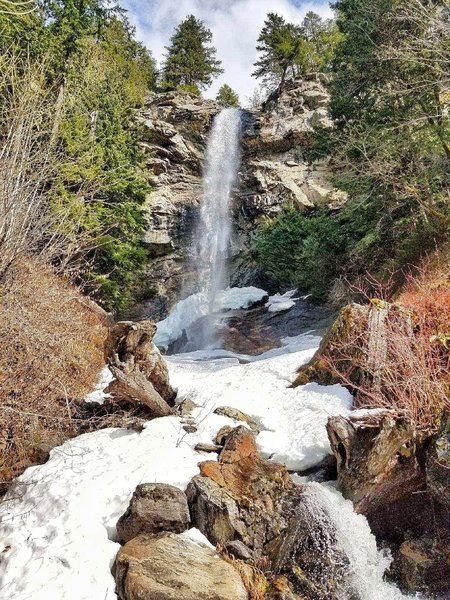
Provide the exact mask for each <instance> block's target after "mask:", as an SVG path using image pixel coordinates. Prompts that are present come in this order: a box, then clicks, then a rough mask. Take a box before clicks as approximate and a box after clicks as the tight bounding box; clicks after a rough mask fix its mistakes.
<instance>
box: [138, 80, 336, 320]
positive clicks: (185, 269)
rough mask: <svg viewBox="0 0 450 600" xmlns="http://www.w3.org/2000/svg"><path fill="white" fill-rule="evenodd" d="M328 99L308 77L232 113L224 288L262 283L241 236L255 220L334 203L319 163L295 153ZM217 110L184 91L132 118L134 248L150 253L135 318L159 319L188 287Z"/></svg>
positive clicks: (323, 116) (320, 119) (247, 239)
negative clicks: (139, 158) (145, 181)
mask: <svg viewBox="0 0 450 600" xmlns="http://www.w3.org/2000/svg"><path fill="white" fill-rule="evenodd" d="M327 102H328V95H327V92H326V90H325V88H324V85H323V83H322V81H321V78H320V77H319V76H317V75H312V76H310V77H308V78H304V79H301V80H294V81H291V82H288V83H287V85H286V87H285V89H284V91H283V93H282V94H281V96H280V97H273V98H269V100H268V101H267V102H266V103H265V105H264V107H262V108H261V109H252V110H244V111H243V115H242V163H241V170H240V173H239V181H238V184H237V185H236V190H235V194H234V199H233V205H232V213H233V221H234V227H233V231H234V237H233V245H232V259H231V265H230V282H231V284H232V285H234V286H242V285H251V284H259V285H261V284H263V283H264V281H263V280H262V279H261V273H260V272H259V271H258V268H257V266H256V264H255V263H254V260H253V259H252V256H251V239H252V236H253V233H254V231H255V229H256V228H257V226H258V224H259V223H260V222H261V219H262V218H263V217H265V216H269V217H270V216H274V215H275V214H276V213H277V212H279V211H280V210H281V209H282V207H283V205H284V204H286V203H293V204H294V205H295V206H296V207H297V208H298V209H299V210H311V209H313V208H314V207H316V206H319V205H331V206H334V205H339V204H340V203H342V202H343V201H345V197H344V196H343V195H342V193H341V192H338V191H336V190H334V189H333V188H332V187H331V185H330V184H329V182H328V176H329V168H328V166H327V165H326V164H324V163H314V164H310V163H308V162H307V161H306V160H305V157H304V149H305V147H307V146H308V144H309V139H310V133H311V131H312V127H313V126H314V125H315V124H327V122H328V117H327ZM219 110H220V109H219V107H218V106H217V104H216V103H215V102H213V101H211V100H205V99H202V98H198V97H196V96H193V95H192V94H189V93H185V92H169V93H165V94H157V95H154V96H152V97H150V98H149V99H148V100H147V102H146V104H145V106H144V109H143V111H142V113H141V120H142V124H143V128H144V139H143V143H142V147H143V149H144V151H145V152H146V154H147V156H148V158H147V168H148V170H149V172H150V173H151V176H150V183H151V185H152V186H153V189H152V191H151V193H150V194H149V195H148V197H147V199H146V204H145V215H146V223H147V229H146V233H145V236H144V242H145V244H146V246H147V248H148V249H149V251H150V254H151V261H150V263H149V265H148V269H147V277H148V281H149V285H150V288H151V290H152V297H151V298H150V299H149V300H146V301H145V302H143V303H142V305H141V306H140V307H138V311H139V314H140V316H152V317H155V318H161V317H163V316H165V315H166V314H167V312H168V311H169V310H170V309H171V307H172V306H173V305H174V304H175V303H176V302H177V301H178V300H179V299H180V294H181V293H183V295H184V296H186V295H189V294H191V293H194V292H195V291H197V290H196V289H195V283H194V281H195V279H194V277H193V273H194V261H193V245H194V244H193V242H194V239H195V233H196V223H197V222H198V216H199V215H198V213H199V203H200V199H201V195H202V162H203V156H204V150H205V146H206V140H207V135H208V131H209V128H210V126H211V123H212V120H213V118H214V116H215V115H216V114H217V113H218V112H219Z"/></svg>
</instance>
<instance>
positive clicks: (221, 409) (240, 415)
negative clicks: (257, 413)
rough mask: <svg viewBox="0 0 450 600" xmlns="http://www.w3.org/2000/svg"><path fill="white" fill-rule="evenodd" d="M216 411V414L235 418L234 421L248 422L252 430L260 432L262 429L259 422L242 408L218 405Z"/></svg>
mask: <svg viewBox="0 0 450 600" xmlns="http://www.w3.org/2000/svg"><path fill="white" fill-rule="evenodd" d="M214 413H215V414H216V415H222V416H223V417H228V418H229V419H233V420H234V421H243V422H244V423H247V425H248V426H249V427H250V429H251V430H252V431H255V432H258V433H259V431H260V429H259V425H258V423H257V422H256V421H255V420H254V419H252V418H251V417H249V416H248V415H246V414H245V413H244V412H242V411H241V410H238V409H237V408H232V407H231V406H218V407H217V408H216V410H215V411H214Z"/></svg>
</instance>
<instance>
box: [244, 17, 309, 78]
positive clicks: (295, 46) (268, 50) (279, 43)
mask: <svg viewBox="0 0 450 600" xmlns="http://www.w3.org/2000/svg"><path fill="white" fill-rule="evenodd" d="M256 49H257V50H258V52H259V53H260V54H261V57H260V58H259V60H257V61H256V63H255V64H254V66H255V67H256V70H255V71H254V73H253V76H254V77H256V78H262V79H263V81H264V83H265V84H266V85H267V86H269V87H270V86H273V85H274V83H275V84H277V86H278V89H279V90H281V89H282V88H283V86H284V83H285V81H286V78H287V76H288V75H289V74H290V75H293V74H300V73H303V72H305V71H306V65H307V60H306V59H307V48H306V40H305V38H304V37H303V35H302V30H301V28H300V27H299V26H298V25H294V24H292V23H286V21H285V20H284V18H283V17H281V16H280V15H278V14H276V13H269V14H268V15H267V19H266V21H265V22H264V27H263V29H262V31H261V33H260V35H259V38H258V45H257V46H256Z"/></svg>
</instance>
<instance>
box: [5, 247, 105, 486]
mask: <svg viewBox="0 0 450 600" xmlns="http://www.w3.org/2000/svg"><path fill="white" fill-rule="evenodd" d="M107 331H108V330H107V325H106V323H105V322H104V321H103V320H102V317H101V313H100V312H99V311H96V310H93V308H92V307H91V306H90V304H89V301H88V300H87V299H86V298H83V296H82V295H81V294H80V293H79V292H78V291H77V290H76V289H75V288H74V287H72V286H71V285H70V284H68V283H66V282H64V281H63V280H62V279H61V278H59V277H58V276H56V275H55V274H54V273H52V271H51V270H50V269H49V268H48V267H47V266H45V265H44V264H43V263H42V262H39V261H38V260H37V259H36V258H32V259H31V258H29V259H27V260H25V259H22V260H20V261H16V262H15V263H14V267H13V268H11V269H9V270H8V271H7V273H6V275H5V277H4V278H3V279H2V280H1V282H0V343H1V354H0V423H1V426H0V486H1V485H2V483H3V484H4V483H5V482H7V481H8V480H10V479H11V478H13V477H14V476H16V475H18V474H19V473H21V472H22V471H23V470H24V468H26V467H27V466H29V465H30V464H33V463H36V462H42V461H43V460H45V459H46V457H47V455H48V452H49V450H50V449H51V448H53V447H54V446H56V445H58V444H60V443H62V442H63V441H64V440H65V439H67V438H69V437H71V436H73V435H76V434H77V432H78V430H79V426H78V423H77V419H74V417H73V414H74V413H73V403H74V402H75V401H76V400H78V399H80V398H82V397H83V396H84V395H85V394H86V393H87V392H88V391H90V389H92V387H93V384H94V382H95V379H96V377H97V374H98V372H99V370H100V369H101V367H102V366H103V365H104V361H105V359H104V345H105V339H106V336H107ZM0 489H1V488H0Z"/></svg>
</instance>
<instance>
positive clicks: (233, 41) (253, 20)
mask: <svg viewBox="0 0 450 600" xmlns="http://www.w3.org/2000/svg"><path fill="white" fill-rule="evenodd" d="M123 5H124V7H125V8H127V9H128V11H129V14H128V16H129V18H130V20H131V22H132V23H133V24H134V25H135V26H136V29H137V37H138V39H140V40H141V41H143V42H144V43H145V44H146V46H147V47H148V48H149V49H150V50H151V51H152V52H153V55H154V57H155V58H156V59H157V61H158V62H159V63H160V62H161V61H162V59H163V56H164V53H165V50H164V47H165V46H167V45H168V43H169V38H170V36H171V35H172V33H173V30H174V28H175V27H176V26H177V25H178V24H179V23H180V22H181V21H182V20H183V19H184V18H185V17H186V16H187V15H189V14H193V15H195V16H196V17H197V18H200V19H201V20H202V21H204V22H205V24H206V25H207V27H209V28H210V29H211V31H212V33H213V45H214V46H215V47H216V48H217V58H219V59H220V60H221V61H222V67H223V68H224V69H225V73H224V75H222V76H221V77H220V78H218V79H217V80H216V81H215V82H214V84H213V85H212V87H211V88H210V89H209V90H208V91H207V92H206V93H205V95H206V96H207V97H214V96H215V95H216V93H217V90H218V89H219V87H220V86H221V85H222V84H223V83H228V84H229V85H231V87H232V88H233V89H234V90H235V91H236V92H238V94H239V96H240V98H241V100H242V101H243V100H245V98H246V97H248V96H250V95H251V94H252V93H253V90H254V88H255V87H256V86H257V85H258V82H257V81H256V80H255V79H253V78H252V77H251V73H252V71H253V63H254V62H255V60H256V56H257V53H256V49H255V46H256V39H257V37H258V35H259V32H260V31H261V28H262V26H263V23H264V19H265V17H266V15H267V13H268V12H277V13H279V14H281V15H283V16H284V17H285V18H286V19H287V20H289V21H292V22H295V23H300V22H301V21H302V19H303V17H304V16H305V14H306V13H307V12H308V11H310V10H312V11H314V12H316V13H318V14H320V15H321V16H322V17H331V16H332V10H331V8H330V6H329V4H328V3H325V2H320V1H316V2H315V1H314V0H310V1H308V2H298V1H297V2H294V1H292V0H221V1H219V0H150V3H145V1H143V0H124V1H123Z"/></svg>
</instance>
